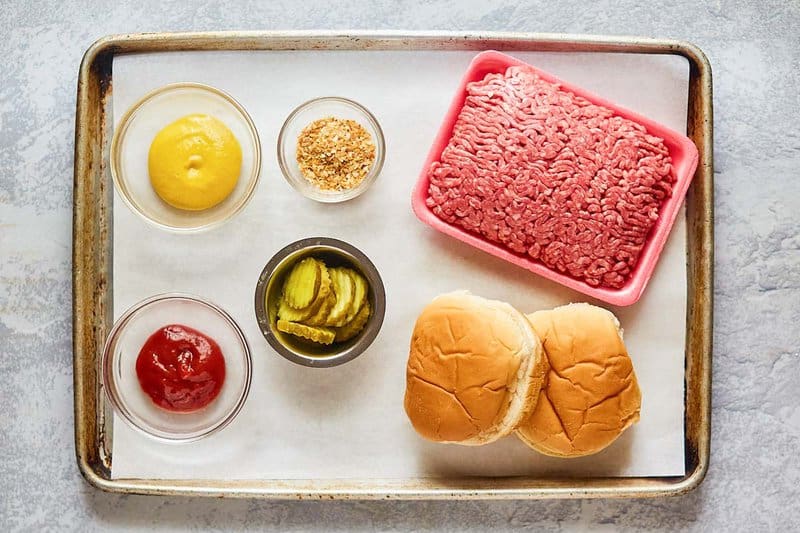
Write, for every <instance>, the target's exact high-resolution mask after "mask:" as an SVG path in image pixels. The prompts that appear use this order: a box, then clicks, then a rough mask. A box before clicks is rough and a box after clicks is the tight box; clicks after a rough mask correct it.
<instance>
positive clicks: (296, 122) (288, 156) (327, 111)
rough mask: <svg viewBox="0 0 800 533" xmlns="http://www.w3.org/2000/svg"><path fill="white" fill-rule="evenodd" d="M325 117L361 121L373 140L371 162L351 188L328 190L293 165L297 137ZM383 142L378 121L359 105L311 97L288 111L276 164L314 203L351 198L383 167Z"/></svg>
mask: <svg viewBox="0 0 800 533" xmlns="http://www.w3.org/2000/svg"><path fill="white" fill-rule="evenodd" d="M326 117H336V118H340V119H351V120H355V121H356V122H358V123H359V124H361V125H362V126H363V127H364V128H365V129H366V130H367V132H369V134H370V136H371V137H372V141H373V142H374V143H375V161H373V163H372V167H370V169H369V173H368V174H367V176H366V177H365V178H364V180H363V181H362V182H361V183H359V184H358V185H357V186H355V187H353V188H352V189H344V190H341V191H328V190H324V189H320V188H319V187H317V186H316V185H314V184H313V183H311V182H310V181H309V180H307V179H306V178H305V177H304V176H303V173H302V172H301V171H300V167H299V166H298V164H297V138H298V137H299V136H300V133H301V132H302V131H303V128H305V127H306V126H308V125H309V124H311V123H312V122H314V121H315V120H319V119H322V118H326ZM385 154H386V143H385V141H384V138H383V131H382V130H381V127H380V125H379V124H378V121H377V120H376V119H375V117H374V116H373V115H372V113H370V112H369V111H368V110H367V108H365V107H364V106H362V105H361V104H359V103H357V102H354V101H353V100H348V99H347V98H341V97H338V96H325V97H322V98H315V99H313V100H309V101H308V102H306V103H304V104H302V105H301V106H299V107H298V108H297V109H295V110H294V111H292V112H291V113H290V114H289V116H288V117H287V118H286V121H285V122H284V123H283V127H282V128H281V131H280V133H279V134H278V164H279V165H280V167H281V172H282V173H283V177H284V178H286V181H288V182H289V184H290V185H291V186H292V187H294V188H295V189H296V190H297V191H299V192H300V193H301V194H302V195H303V196H305V197H306V198H310V199H312V200H316V201H318V202H326V203H334V202H344V201H346V200H352V199H353V198H355V197H357V196H359V195H361V194H363V193H364V191H366V190H367V189H369V187H370V185H372V184H373V183H374V182H375V180H376V179H377V177H378V174H380V172H381V169H382V168H383V160H384V158H385Z"/></svg>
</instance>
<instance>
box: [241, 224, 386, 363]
mask: <svg viewBox="0 0 800 533" xmlns="http://www.w3.org/2000/svg"><path fill="white" fill-rule="evenodd" d="M308 256H313V257H316V258H318V259H322V260H324V261H325V264H326V265H328V266H334V267H335V266H346V267H349V268H352V269H354V270H356V271H357V272H359V273H361V275H362V276H364V278H366V280H367V283H368V284H369V293H368V295H367V299H368V301H369V304H370V306H371V307H372V314H371V315H370V317H369V320H368V322H367V324H366V326H364V329H363V330H361V333H359V334H358V335H356V336H355V337H354V338H352V339H350V340H349V341H345V342H338V343H333V344H330V345H327V346H326V345H322V344H317V343H314V342H311V341H306V340H304V339H301V338H299V337H295V336H293V335H289V334H287V333H283V332H281V331H278V330H277V328H276V327H275V323H276V320H277V319H276V313H277V309H278V301H279V298H280V296H281V289H282V288H283V280H284V278H285V276H286V275H287V274H288V273H289V270H290V269H291V267H292V266H293V265H294V264H295V263H296V262H297V261H300V260H301V259H303V258H305V257H308ZM385 311H386V293H385V291H384V288H383V281H382V280H381V276H380V274H378V269H377V268H375V265H374V264H373V263H372V261H370V260H369V258H368V257H367V256H366V255H364V254H363V253H362V252H361V251H360V250H359V249H357V248H356V247H355V246H353V245H351V244H348V243H346V242H344V241H340V240H338V239H332V238H328V237H312V238H308V239H302V240H299V241H296V242H293V243H291V244H289V245H287V246H286V247H284V248H283V249H282V250H280V251H279V252H278V253H276V254H275V255H274V256H273V257H272V259H270V260H269V262H268V263H267V265H266V266H265V267H264V270H262V271H261V275H260V276H259V277H258V283H257V284H256V292H255V312H256V320H257V321H258V327H259V329H260V330H261V334H262V335H264V338H265V339H266V340H267V342H268V343H269V345H270V346H272V348H274V349H275V351H276V352H278V353H279V354H280V355H281V356H283V357H285V358H286V359H288V360H289V361H292V362H293V363H297V364H299V365H303V366H310V367H316V368H327V367H332V366H338V365H341V364H344V363H346V362H348V361H352V360H353V359H355V358H356V357H358V356H359V355H361V354H362V353H363V352H364V351H365V350H366V349H367V348H368V347H369V345H370V344H372V341H373V340H375V337H376V336H377V335H378V332H379V331H380V329H381V325H383V315H384V313H385Z"/></svg>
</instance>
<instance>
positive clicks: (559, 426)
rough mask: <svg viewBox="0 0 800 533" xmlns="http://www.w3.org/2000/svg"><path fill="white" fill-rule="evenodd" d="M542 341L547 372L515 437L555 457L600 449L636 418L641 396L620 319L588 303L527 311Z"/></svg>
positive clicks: (636, 419)
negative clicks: (533, 406)
mask: <svg viewBox="0 0 800 533" xmlns="http://www.w3.org/2000/svg"><path fill="white" fill-rule="evenodd" d="M528 320H529V321H530V322H531V324H532V325H533V329H534V330H535V331H536V333H537V334H538V336H539V338H540V339H541V341H542V346H543V347H544V351H545V354H546V358H547V361H548V370H547V376H546V378H545V381H544V384H543V385H542V388H541V392H540V393H539V400H538V402H537V403H536V407H535V409H534V410H533V412H532V413H531V414H530V415H529V416H528V417H527V418H526V419H525V420H524V421H523V422H522V424H521V425H520V426H519V427H518V428H517V432H516V433H517V436H518V437H519V438H520V439H521V440H522V441H523V442H525V443H526V444H527V445H528V446H530V447H531V448H533V449H534V450H536V451H538V452H541V453H543V454H546V455H552V456H556V457H579V456H583V455H589V454H593V453H596V452H599V451H600V450H602V449H603V448H605V447H606V446H608V445H609V444H611V443H612V442H614V440H616V438H617V437H619V436H620V434H622V432H623V431H625V430H626V429H627V428H628V427H629V426H630V425H632V424H634V423H635V422H637V421H638V420H639V410H640V407H641V400H642V395H641V392H640V391H639V384H638V383H637V381H636V374H635V373H634V371H633V364H632V363H631V359H630V357H628V352H627V350H626V349H625V343H624V342H623V340H622V332H621V330H620V326H619V321H618V320H617V318H616V317H615V316H614V315H613V314H612V313H611V312H610V311H607V310H605V309H602V308H600V307H595V306H593V305H589V304H571V305H565V306H563V307H557V308H556V309H553V310H551V311H539V312H536V313H533V314H530V315H528Z"/></svg>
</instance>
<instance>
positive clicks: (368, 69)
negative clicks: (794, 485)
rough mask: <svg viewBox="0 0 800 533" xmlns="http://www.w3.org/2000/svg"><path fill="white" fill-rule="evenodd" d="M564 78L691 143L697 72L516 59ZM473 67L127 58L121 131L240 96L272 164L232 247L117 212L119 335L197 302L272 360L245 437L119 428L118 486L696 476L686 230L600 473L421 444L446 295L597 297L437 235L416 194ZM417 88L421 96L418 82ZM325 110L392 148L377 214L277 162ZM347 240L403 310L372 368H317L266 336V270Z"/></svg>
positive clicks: (551, 56) (397, 56) (119, 74)
mask: <svg viewBox="0 0 800 533" xmlns="http://www.w3.org/2000/svg"><path fill="white" fill-rule="evenodd" d="M512 55H515V56H516V57H519V58H521V59H523V60H525V61H528V62H531V63H533V64H535V65H537V66H538V67H540V68H543V69H545V70H549V71H551V72H552V73H554V74H555V75H557V76H559V77H562V78H564V79H567V80H570V81H572V82H574V83H576V84H579V85H582V86H584V87H586V88H587V89H589V90H591V91H593V92H595V93H597V94H599V95H602V96H605V97H607V98H609V99H611V100H613V101H616V102H618V103H620V104H622V105H624V106H627V107H630V108H632V109H634V110H636V111H639V112H641V113H643V114H644V115H647V116H649V117H651V118H653V119H655V120H658V121H661V122H663V123H664V124H666V125H667V126H670V127H672V128H674V129H676V130H678V131H685V130H686V114H687V109H686V106H687V93H688V65H687V62H686V61H685V60H684V59H683V58H680V57H677V56H670V55H663V56H659V55H622V54H568V53H532V52H531V53H527V52H523V53H520V52H516V53H512ZM473 56H474V53H472V52H410V51H409V52H388V51H380V52H379V51H374V52H361V51H335V52H334V51H324V52H322V51H315V52H180V53H160V54H145V55H129V56H120V57H117V58H115V59H114V67H113V80H114V81H113V85H114V90H113V108H114V121H115V123H116V122H117V121H118V120H119V118H120V116H121V115H122V113H124V112H125V110H126V109H127V108H128V107H129V106H130V105H132V104H133V103H134V101H135V100H137V99H138V98H140V97H141V96H142V95H143V94H144V93H146V92H148V91H150V90H152V89H154V88H157V87H159V86H161V85H163V84H166V83H170V82H175V81H199V82H204V83H208V84H211V85H214V86H216V87H219V88H220V89H223V90H226V91H228V92H230V93H231V94H232V95H233V96H234V97H235V98H237V99H238V100H239V101H240V102H241V103H242V104H243V105H244V107H245V108H246V109H248V111H249V112H250V114H251V116H252V117H253V120H254V121H255V123H256V126H257V127H258V129H259V133H260V135H261V141H262V145H263V149H264V150H263V152H264V155H265V158H264V164H263V169H262V174H261V183H260V184H259V187H258V189H257V191H256V194H255V196H254V198H253V200H252V201H251V203H250V205H249V206H248V207H247V208H246V209H245V210H244V212H243V213H242V214H240V215H239V216H238V217H237V218H235V219H234V220H232V221H231V222H229V223H228V224H225V225H223V226H222V227H220V228H217V229H215V230H212V231H210V232H207V233H201V234H197V235H173V234H169V233H165V232H163V231H161V230H158V229H156V228H154V227H151V226H149V225H148V224H146V223H145V222H144V221H142V220H141V219H139V218H138V217H137V216H136V215H135V214H133V213H132V212H131V211H130V210H129V209H128V208H127V207H126V206H125V205H124V203H123V202H122V201H121V199H120V198H119V197H118V196H117V195H116V194H115V198H114V215H113V226H114V229H113V232H114V259H113V280H114V286H113V296H114V317H115V318H117V317H118V316H119V315H120V314H122V312H124V310H125V309H127V308H128V307H129V306H130V305H133V304H134V303H136V302H137V301H139V300H141V299H143V298H145V297H147V296H150V295H152V294H156V293H159V292H168V291H181V292H190V293H195V294H198V295H201V296H204V297H207V298H209V299H211V300H212V301H215V302H216V303H218V304H220V305H222V306H223V307H224V308H226V309H227V310H228V311H229V312H230V313H231V314H232V315H233V316H234V318H235V319H236V320H237V321H238V322H239V324H240V325H241V326H242V328H243V329H244V331H245V334H246V335H247V337H248V339H249V341H250V344H251V348H252V349H253V358H254V369H253V370H254V376H253V385H252V388H251V392H250V397H249V399H248V401H247V404H246V405H245V407H244V409H243V410H242V412H241V413H240V414H239V416H238V418H237V419H236V420H235V421H234V422H233V423H232V424H231V425H230V426H229V427H227V428H226V429H225V430H224V431H222V432H221V433H219V434H217V435H215V436H213V437H210V438H208V439H205V440H203V441H200V442H196V443H192V444H184V445H170V444H163V443H157V442H153V441H151V440H150V439H148V438H146V437H144V436H141V435H139V434H138V433H136V432H134V431H132V430H131V429H129V428H128V427H127V426H126V425H125V424H124V423H123V422H122V421H121V420H120V419H118V418H116V417H115V420H114V437H113V451H112V453H113V462H112V477H113V478H160V479H164V478H171V479H262V478H263V479H310V478H315V479H319V478H360V479H364V478H386V479H389V478H414V477H426V476H442V475H444V476H449V475H489V476H500V475H566V476H587V475H593V476H668V475H669V476H671V475H683V474H684V450H683V443H684V438H683V420H684V416H683V415H684V412H683V398H684V394H683V393H684V389H683V386H684V382H683V378H684V344H685V342H684V341H685V316H686V313H685V307H686V289H685V287H686V255H685V251H686V225H685V217H684V215H683V214H681V215H680V216H679V218H678V221H677V222H676V224H675V226H674V229H673V232H672V234H671V236H670V239H669V241H668V243H667V245H666V247H665V249H664V252H663V254H662V256H661V261H660V263H659V265H658V267H657V269H656V273H655V275H654V277H653V279H652V280H651V282H650V285H649V287H648V288H647V290H646V291H645V293H644V296H643V297H642V299H641V300H640V301H639V303H638V304H636V305H634V306H632V307H628V308H622V309H614V311H615V312H616V313H617V314H618V316H619V317H620V320H621V322H622V325H623V327H624V328H625V331H626V341H627V344H628V347H629V350H630V352H631V356H632V358H633V360H634V365H635V369H636V372H637V376H638V377H639V381H640V386H641V388H642V394H643V404H642V420H641V422H640V423H639V424H637V425H636V426H634V427H633V428H632V429H631V430H629V431H627V432H626V433H625V434H624V435H623V436H622V437H621V438H620V439H619V440H618V441H617V442H616V443H614V444H613V445H612V446H611V447H610V448H608V449H607V450H605V451H603V452H601V453H600V454H598V455H595V456H592V457H587V458H583V459H575V460H571V461H565V460H559V459H554V458H548V457H544V456H540V455H538V454H536V453H535V452H532V451H530V450H529V449H528V448H527V447H525V446H524V445H523V444H521V443H520V442H518V441H517V440H516V439H515V438H513V437H509V438H506V439H503V440H502V441H500V442H498V443H494V444H491V445H488V446H484V447H480V448H472V447H469V448H465V447H459V446H454V445H437V444H433V443H428V442H426V441H423V440H422V439H420V438H419V437H417V435H416V434H415V433H414V431H413V429H412V428H411V426H410V424H409V423H408V421H407V419H406V417H405V413H404V412H403V407H402V398H403V390H404V386H405V359H406V356H407V348H408V340H409V336H410V332H411V328H412V326H413V322H414V319H415V318H416V315H417V314H418V312H419V310H420V309H421V308H422V307H423V306H424V305H425V303H427V302H428V301H429V300H430V299H431V298H433V297H434V296H435V295H436V294H439V293H441V292H445V291H450V290H455V289H459V288H466V289H469V290H471V291H472V292H474V293H476V294H480V295H482V296H486V297H490V298H500V299H505V300H507V301H509V302H511V303H512V304H514V305H515V306H517V307H518V308H520V309H521V310H523V311H533V310H536V309H541V308H546V307H552V306H555V305H559V304H563V303H567V302H569V301H585V297H583V296H581V295H580V294H578V293H574V292H572V291H570V290H568V289H564V288H561V287H559V286H557V285H555V284H553V283H551V282H548V281H546V280H543V279H540V278H538V277H536V276H534V275H532V274H530V273H529V272H527V271H524V270H522V269H519V268H517V267H514V266H512V265H508V264H505V263H504V262H502V261H500V260H499V259H496V258H494V257H491V256H488V255H486V254H483V253H482V252H479V251H477V250H473V249H472V248H470V247H468V246H466V245H464V244H461V243H459V242H456V241H454V240H452V239H449V238H447V237H445V236H443V235H440V234H438V233H437V232H434V231H433V230H431V229H430V228H428V227H426V226H424V225H423V224H421V223H420V222H418V221H417V220H416V219H415V218H414V216H413V214H412V212H411V209H410V195H411V190H412V188H413V185H414V182H415V180H416V177H417V175H418V174H419V171H420V167H421V164H422V161H423V160H424V158H425V154H426V153H427V150H428V148H429V146H430V143H431V142H432V140H433V137H434V135H435V132H436V130H437V128H438V126H439V122H440V120H441V119H442V117H443V116H444V113H445V110H446V109H447V106H448V104H449V102H450V99H451V97H452V94H453V91H454V89H455V87H456V85H457V82H458V80H459V78H460V76H461V75H462V73H463V71H464V69H465V68H466V66H467V64H468V63H469V61H470V59H471V58H472V57H473ZM409 80H414V81H413V83H411V82H410V81H409ZM321 95H341V96H347V97H350V98H353V99H355V100H357V101H359V102H361V103H363V104H364V105H366V106H367V107H368V108H369V109H370V110H371V111H372V112H373V113H374V114H375V115H376V116H377V118H378V120H379V121H380V122H381V125H382V127H383V129H384V134H385V136H386V141H387V158H386V164H385V166H384V170H383V172H382V174H381V176H380V177H379V179H378V181H377V182H376V184H375V185H374V186H373V188H372V189H371V190H370V191H368V192H367V193H366V194H364V195H363V196H362V197H360V198H358V199H356V200H354V201H351V202H348V203H345V204H340V205H322V204H317V203H315V202H312V201H310V200H306V199H305V198H303V197H302V196H300V195H299V194H298V193H296V192H295V191H294V190H293V189H291V187H289V185H288V184H287V183H286V182H285V181H284V180H283V177H282V176H281V174H280V171H279V169H278V166H277V162H276V160H275V157H274V155H273V154H274V153H275V148H274V147H275V142H276V138H277V134H278V131H279V129H280V126H281V124H282V123H283V119H284V118H285V116H286V115H287V114H288V113H289V112H290V111H291V109H293V108H294V107H295V106H296V105H298V104H300V103H302V102H303V101H305V100H307V99H309V98H312V97H315V96H321ZM315 235H320V236H331V237H336V238H340V239H343V240H346V241H348V242H351V243H352V244H354V245H355V246H357V247H359V248H360V249H362V250H363V251H364V252H365V253H366V254H367V255H368V256H370V258H371V259H372V260H373V262H374V263H375V264H376V266H377V267H378V269H379V270H380V272H381V274H382V276H383V280H384V284H385V286H386V292H387V312H386V319H385V322H384V326H383V329H382V331H381V333H380V335H379V336H378V338H377V339H376V341H375V343H374V344H373V345H372V347H371V348H370V349H369V350H368V351H367V352H366V353H364V354H363V355H362V356H361V357H359V358H358V359H356V360H355V361H353V362H351V363H348V364H346V365H344V366H341V367H337V368H332V369H310V368H305V367H300V366H297V365H294V364H292V363H289V362H287V361H285V360H284V359H282V358H280V357H279V356H277V355H276V354H275V353H274V352H273V351H272V350H271V349H270V348H269V347H268V346H267V344H266V342H265V341H264V340H263V338H262V337H261V335H260V333H259V331H258V327H257V324H256V321H255V317H254V314H253V309H252V295H253V289H254V287H255V283H256V280H257V278H258V275H259V273H260V271H261V269H262V268H263V266H264V264H265V263H266V261H267V260H268V259H269V258H270V257H271V256H272V254H273V253H274V252H276V251H277V250H278V249H279V248H281V247H282V246H284V245H285V244H287V243H289V242H291V241H293V240H296V239H299V238H302V237H308V236H315Z"/></svg>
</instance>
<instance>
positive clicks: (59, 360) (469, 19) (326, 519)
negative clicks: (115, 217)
mask: <svg viewBox="0 0 800 533" xmlns="http://www.w3.org/2000/svg"><path fill="white" fill-rule="evenodd" d="M313 28H333V29H344V28H372V29H384V28H386V29H389V28H390V29H447V30H466V29H472V30H516V31H551V32H575V33H608V34H632V35H648V36H657V37H673V38H680V39H687V40H691V41H693V42H695V43H696V44H698V45H699V46H701V47H702V48H703V49H704V50H705V51H706V53H707V54H708V55H709V57H710V59H711V62H712V64H713V67H714V82H715V87H714V88H715V110H716V121H715V127H716V239H717V240H716V254H717V255H716V257H717V260H716V283H715V297H716V306H715V321H714V326H715V334H714V366H713V370H714V387H713V402H714V404H713V441H712V462H711V470H710V473H709V475H708V477H707V479H706V481H705V483H704V484H703V485H702V486H701V487H700V489H699V490H697V491H696V492H693V493H691V494H689V495H687V496H684V497H680V498H674V499H657V500H646V501H605V502H604V501H563V502H494V503H492V502H469V503H435V502H434V503H424V502H423V503H396V502H394V503H383V502H375V503H369V502H325V503H314V502H282V503H270V502H263V501H246V500H244V501H219V500H204V499H181V498H148V497H140V496H115V495H109V494H105V493H102V492H99V491H96V490H94V489H92V488H90V487H89V486H88V485H86V484H85V483H84V481H83V480H82V479H81V477H80V475H79V473H78V470H77V467H76V465H75V460H74V447H73V433H72V431H73V421H72V347H71V340H70V339H71V308H70V304H71V284H70V270H71V262H70V252H71V214H72V195H71V191H72V150H73V127H74V112H75V81H76V72H77V69H78V63H79V61H80V58H81V55H82V54H83V51H84V50H85V49H86V48H87V47H88V46H89V45H90V44H91V43H92V41H94V40H95V39H96V38H98V37H100V36H102V35H105V34H109V33H122V32H133V31H157V30H159V31H163V30H208V29H313ZM798 48H800V4H799V3H798V2H797V1H796V0H789V1H785V2H781V1H764V2H762V1H757V0H744V1H736V2H725V1H713V2H696V1H693V0H672V1H668V2H641V1H639V0H624V1H617V2H615V1H610V0H600V1H596V2H580V1H568V2H547V1H533V2H522V1H519V2H513V1H494V2H487V1H485V0H479V1H472V0H470V1H464V2H456V1H452V2H425V1H398V2H394V1H391V0H381V1H376V2H353V1H351V2H332V1H318V2H312V3H302V2H293V1H290V0H285V1H276V2H256V1H246V2H233V1H223V2H212V1H193V2H186V1H176V0H159V1H153V0H135V1H133V0H121V1H119V2H113V3H100V2H89V1H79V0H78V1H76V0H66V1H59V2H42V1H28V2H23V1H18V0H11V1H10V2H9V1H8V0H4V1H2V2H0V530H3V531H6V530H32V531H40V530H50V529H52V530H56V529H58V530H62V529H63V530H87V531H88V530H98V531H101V530H102V531H105V530H142V529H154V530H183V529H194V530H198V529H199V530H205V529H210V530H261V529H279V530H284V531H301V530H315V529H317V530H342V531H358V530H374V529H376V530H442V531H455V530H476V531H481V530H489V529H495V528H496V529H510V528H516V527H526V528H531V529H536V530H586V529H598V530H638V529H681V530H683V529H686V530H708V531H736V530H742V531H745V530H746V531H789V530H796V528H797V524H798V523H800V506H798V504H797V502H798V500H800V488H799V487H800V461H798V451H797V450H798V448H799V447H800V405H799V404H800V402H798V399H799V397H800V395H799V394H798V391H799V390H800V389H798V383H800V352H799V351H798V350H799V349H800V348H798V340H799V339H798V337H799V336H800V335H799V334H798V330H800V328H798V324H800V235H799V233H800V217H798V213H800V179H798V168H800V129H799V128H798V116H799V115H798V109H800V91H798V87H800V52H798Z"/></svg>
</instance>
